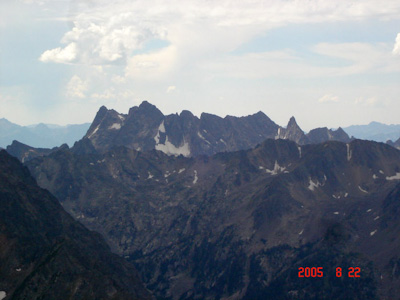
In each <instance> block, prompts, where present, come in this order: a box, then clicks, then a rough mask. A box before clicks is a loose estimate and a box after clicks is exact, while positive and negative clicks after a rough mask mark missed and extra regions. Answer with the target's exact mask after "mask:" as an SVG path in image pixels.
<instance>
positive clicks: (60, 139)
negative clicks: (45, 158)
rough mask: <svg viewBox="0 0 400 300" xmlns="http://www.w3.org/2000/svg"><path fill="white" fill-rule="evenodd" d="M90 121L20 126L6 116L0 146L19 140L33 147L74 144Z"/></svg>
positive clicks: (0, 135)
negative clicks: (64, 124) (77, 123)
mask: <svg viewBox="0 0 400 300" xmlns="http://www.w3.org/2000/svg"><path fill="white" fill-rule="evenodd" d="M89 125H90V124H89V123H86V124H79V125H66V126H59V125H49V124H42V123H41V124H37V125H31V126H20V125H17V124H14V123H12V122H10V121H8V120H6V119H4V118H2V119H0V147H1V148H5V147H6V146H7V145H10V144H11V143H12V141H14V140H17V141H19V142H21V143H24V144H27V145H29V146H31V147H37V148H53V147H57V146H60V145H61V144H69V145H70V146H72V145H73V144H74V143H75V142H76V141H78V140H80V139H81V138H82V137H83V136H84V135H85V133H86V131H87V129H88V128H89Z"/></svg>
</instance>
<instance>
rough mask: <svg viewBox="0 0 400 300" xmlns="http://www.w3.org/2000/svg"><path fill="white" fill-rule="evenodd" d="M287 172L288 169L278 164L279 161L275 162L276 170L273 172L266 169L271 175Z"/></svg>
mask: <svg viewBox="0 0 400 300" xmlns="http://www.w3.org/2000/svg"><path fill="white" fill-rule="evenodd" d="M285 170H286V168H285V167H281V166H280V165H279V164H278V161H276V160H275V165H274V169H273V170H269V169H265V172H267V173H269V174H271V175H277V174H278V173H279V172H283V171H285Z"/></svg>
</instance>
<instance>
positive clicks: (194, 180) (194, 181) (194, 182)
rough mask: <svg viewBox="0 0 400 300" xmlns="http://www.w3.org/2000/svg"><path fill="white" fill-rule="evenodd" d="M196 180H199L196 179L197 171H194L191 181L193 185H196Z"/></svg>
mask: <svg viewBox="0 0 400 300" xmlns="http://www.w3.org/2000/svg"><path fill="white" fill-rule="evenodd" d="M198 179H199V178H198V177H197V171H196V170H194V179H193V184H196V183H197V180H198Z"/></svg>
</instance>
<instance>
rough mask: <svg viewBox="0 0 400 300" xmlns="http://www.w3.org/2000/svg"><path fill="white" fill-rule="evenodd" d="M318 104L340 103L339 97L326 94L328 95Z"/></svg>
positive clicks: (319, 100) (320, 99)
mask: <svg viewBox="0 0 400 300" xmlns="http://www.w3.org/2000/svg"><path fill="white" fill-rule="evenodd" d="M318 102H320V103H326V102H339V97H338V96H334V95H332V94H326V95H324V96H322V97H321V98H319V99H318Z"/></svg>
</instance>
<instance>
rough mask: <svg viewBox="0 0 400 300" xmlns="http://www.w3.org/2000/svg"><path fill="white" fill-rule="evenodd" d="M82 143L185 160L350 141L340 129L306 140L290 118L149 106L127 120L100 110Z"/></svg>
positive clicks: (136, 109) (137, 109) (323, 131)
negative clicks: (272, 142)
mask: <svg viewBox="0 0 400 300" xmlns="http://www.w3.org/2000/svg"><path fill="white" fill-rule="evenodd" d="M85 138H87V139H89V140H90V142H91V143H92V145H93V146H94V148H95V149H96V150H97V151H100V152H104V151H108V150H110V149H112V148H113V147H115V146H126V147H128V148H131V149H135V150H137V151H149V150H152V149H156V150H160V151H162V152H164V153H166V154H168V155H183V156H186V157H189V156H193V157H195V156H198V155H213V154H216V153H219V152H225V151H227V152H230V151H237V150H244V149H249V148H252V147H255V146H256V145H257V144H259V143H261V142H263V141H264V140H265V139H267V138H273V139H278V138H281V139H289V140H293V141H295V142H297V143H299V144H301V145H303V144H308V143H320V142H323V141H328V140H339V141H343V142H348V141H350V138H349V137H348V136H347V134H346V133H345V132H344V131H343V130H342V129H341V128H339V129H338V130H337V131H332V130H329V129H327V128H318V129H315V130H313V131H311V132H310V133H309V134H308V135H306V134H305V133H304V132H303V131H302V130H301V129H300V127H299V126H298V125H297V123H296V120H295V119H294V118H293V117H292V118H291V119H290V121H289V123H288V126H287V127H286V128H282V127H280V126H278V125H277V124H275V123H274V122H273V121H271V119H270V118H268V117H267V116H266V115H265V114H264V113H263V112H261V111H260V112H258V113H256V114H253V115H250V116H247V117H232V116H226V117H225V118H221V117H218V116H215V115H212V114H207V113H203V114H201V116H200V118H198V117H196V116H194V115H193V114H192V113H191V112H189V111H182V112H181V114H179V115H178V114H172V115H167V116H165V115H163V114H162V112H161V111H160V110H159V109H157V107H155V106H154V105H152V104H150V103H148V102H147V101H144V102H143V103H142V104H141V105H139V106H138V107H137V106H135V107H132V108H131V109H130V110H129V113H128V114H127V115H125V114H120V113H118V112H116V111H115V110H112V109H111V110H108V109H107V108H106V107H104V106H103V107H101V108H100V110H99V112H98V113H97V115H96V117H95V119H94V121H93V123H92V125H91V126H90V128H89V130H88V131H87V133H86V135H85Z"/></svg>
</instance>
